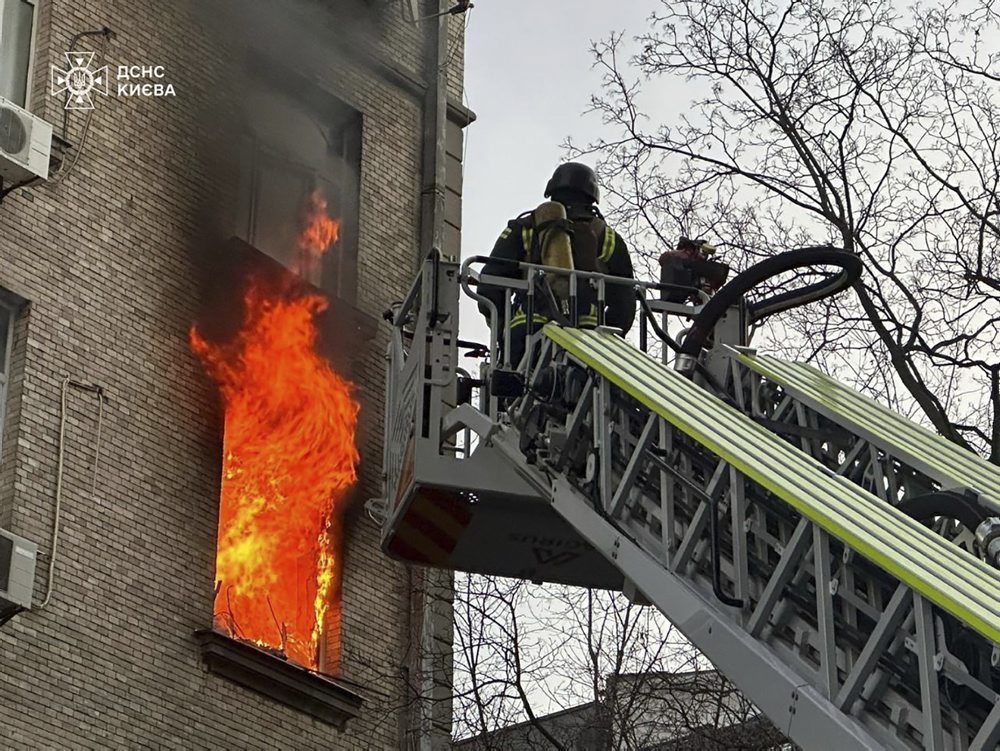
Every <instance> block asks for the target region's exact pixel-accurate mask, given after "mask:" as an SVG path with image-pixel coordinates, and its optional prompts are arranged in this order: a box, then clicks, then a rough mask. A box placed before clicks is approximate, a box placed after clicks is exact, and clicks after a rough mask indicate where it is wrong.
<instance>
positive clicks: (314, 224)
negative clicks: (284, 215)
mask: <svg viewBox="0 0 1000 751" xmlns="http://www.w3.org/2000/svg"><path fill="white" fill-rule="evenodd" d="M326 210H327V202H326V198H324V197H323V194H322V193H320V192H319V191H318V190H314V191H313V192H312V193H310V194H309V197H308V198H307V199H306V202H305V205H304V206H303V209H302V232H301V233H300V234H299V263H300V265H301V266H302V273H304V274H309V273H311V272H312V271H313V270H314V269H315V268H316V264H317V263H318V262H319V259H320V257H321V256H322V255H323V254H324V253H325V252H326V251H327V249H328V248H329V247H330V246H331V245H333V244H334V243H335V242H337V240H339V239H340V222H339V221H338V220H336V219H331V218H330V216H329V215H328V214H327V213H326Z"/></svg>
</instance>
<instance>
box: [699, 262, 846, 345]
mask: <svg viewBox="0 0 1000 751" xmlns="http://www.w3.org/2000/svg"><path fill="white" fill-rule="evenodd" d="M809 266H839V267H840V269H841V271H840V273H839V274H829V275H828V276H827V277H826V278H825V279H823V280H821V281H819V282H816V283H815V284H809V285H807V286H805V287H801V288H800V289H796V290H792V291H791V292H783V293H781V294H779V295H774V296H772V297H768V298H765V299H764V300H760V301H759V302H756V303H754V304H753V305H752V306H750V309H749V313H750V321H751V322H755V321H760V320H762V319H764V318H766V317H767V316H770V315H774V314H775V313H780V312H782V311H785V310H789V309H791V308H795V307H798V306H799V305H805V304H806V303H810V302H815V301H816V300H822V299H823V298H826V297H829V296H830V295H835V294H837V293H838V292H842V291H843V290H845V289H847V287H849V286H850V285H852V284H853V283H854V282H855V281H857V280H858V278H860V276H861V272H862V270H863V266H862V263H861V259H860V258H858V257H857V256H856V255H854V254H853V253H848V252H846V251H843V250H839V249H837V248H834V247H833V246H830V245H818V246H812V247H806V248H796V249H795V250H789V251H786V252H784V253H779V254H778V255H776V256H773V257H771V258H767V259H765V260H763V261H761V262H760V263H756V264H754V265H753V266H751V267H750V268H749V269H747V270H746V271H744V272H743V273H741V274H738V275H737V276H736V277H735V278H733V280H732V281H731V282H729V284H727V285H726V286H725V287H723V288H722V289H721V290H719V292H718V293H716V295H715V297H713V298H712V299H711V300H709V301H708V302H707V303H706V304H705V306H704V307H703V308H702V309H701V312H700V313H699V314H698V315H697V316H696V317H695V319H694V322H693V323H692V324H691V330H690V331H689V332H688V334H687V336H686V337H684V341H683V343H682V344H681V350H680V353H681V354H682V355H692V356H697V355H698V353H699V352H701V350H702V348H703V347H704V346H705V341H706V340H707V339H708V337H709V336H710V335H711V333H712V330H713V329H714V328H715V324H716V323H718V322H719V320H720V319H721V318H722V317H723V316H724V315H725V314H726V311H727V310H728V309H729V308H730V307H731V306H733V305H735V304H736V303H737V302H738V301H739V300H740V299H741V298H742V297H743V296H744V295H745V294H746V293H747V292H749V291H750V290H752V289H753V288H754V287H756V286H757V285H759V284H760V283H762V282H765V281H767V280H768V279H770V278H772V277H775V276H777V275H778V274H783V273H785V272H786V271H792V270H793V269H800V268H805V267H809Z"/></svg>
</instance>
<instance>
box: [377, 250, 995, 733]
mask: <svg viewBox="0 0 1000 751" xmlns="http://www.w3.org/2000/svg"><path fill="white" fill-rule="evenodd" d="M843 256H844V254H843V253H840V254H839V255H837V252H833V251H831V249H821V248H820V249H817V248H810V249H805V250H803V251H799V252H792V253H786V254H781V255H780V256H777V257H775V258H772V259H768V261H767V262H765V264H764V265H760V268H758V267H754V268H752V269H750V270H748V271H747V272H744V273H743V274H740V275H738V276H737V277H735V278H734V279H733V281H731V282H730V283H729V284H728V285H726V286H724V287H722V289H721V290H719V291H718V292H717V293H716V294H715V295H714V296H712V297H709V296H708V295H707V294H705V292H704V291H703V290H698V289H685V290H682V291H680V292H678V290H677V285H676V284H672V285H671V284H667V285H665V284H646V283H637V282H631V281H630V282H629V284H632V285H634V286H635V290H636V294H637V295H638V296H639V298H640V302H641V306H642V309H643V315H642V320H641V327H640V331H639V336H638V339H639V346H638V347H636V346H633V345H632V344H630V343H629V342H628V341H626V340H625V339H624V338H622V337H621V336H620V335H618V334H616V333H615V332H612V331H609V330H607V329H605V328H603V327H598V328H597V329H581V328H576V327H574V326H571V325H559V324H558V323H548V324H546V325H544V326H539V327H537V330H536V331H534V332H533V334H532V335H531V338H530V340H529V341H530V342H531V346H529V347H528V351H527V354H526V355H525V357H524V359H523V360H522V362H521V363H505V362H504V359H503V355H502V353H503V351H504V350H505V344H506V343H505V332H503V331H501V330H498V329H497V328H496V327H495V326H494V328H493V329H492V330H491V341H490V344H489V346H488V347H487V346H485V345H468V344H467V343H464V342H461V341H460V339H459V335H458V333H459V332H458V313H459V298H460V294H461V293H463V292H464V294H466V295H468V296H471V297H472V298H474V299H477V300H482V299H483V298H481V297H480V296H479V295H478V293H477V292H476V286H477V284H480V283H487V282H488V283H491V284H499V285H505V286H507V287H508V288H510V289H511V291H514V290H521V291H522V292H525V293H526V294H527V295H528V296H529V298H530V296H531V295H532V294H534V291H535V290H537V289H541V287H540V284H543V283H544V279H545V278H546V276H547V275H549V276H551V275H554V274H559V273H565V272H562V271H560V270H558V269H549V268H545V267H540V266H532V265H530V264H522V266H523V272H524V273H523V276H522V277H521V278H519V279H507V278H503V279H499V278H484V277H481V276H480V275H479V274H477V273H476V270H475V268H474V267H475V266H476V265H477V264H480V263H481V262H482V261H483V260H485V259H481V258H472V259H469V260H467V261H466V262H465V263H464V264H463V265H462V266H459V264H457V263H455V262H453V261H449V260H446V259H442V258H440V257H439V256H437V255H432V256H431V257H429V258H428V259H427V260H426V261H425V262H424V264H423V267H422V269H421V273H420V275H419V277H418V278H417V280H416V281H415V283H414V285H413V287H412V288H411V291H410V293H409V295H408V296H407V298H406V299H405V300H404V301H403V302H402V303H401V304H399V305H398V306H396V307H395V309H394V310H393V311H392V314H391V316H389V318H390V319H391V325H392V331H391V341H390V345H389V352H388V371H387V395H388V399H387V408H386V416H385V458H384V472H385V496H384V498H383V499H382V500H381V501H380V502H379V503H378V504H377V506H378V508H377V510H378V511H379V512H380V515H381V518H382V545H383V549H384V550H385V551H386V552H387V553H388V554H389V555H392V556H394V557H396V558H399V559H402V560H406V561H409V562H413V563H417V564H420V565H425V566H433V567H440V568H446V569H450V570H458V571H468V572H476V573H484V574H495V575H503V576H514V577H518V578H523V579H529V580H532V581H536V582H559V583H564V584H571V585H577V586H585V587H594V588H606V589H616V590H621V591H625V592H626V593H629V594H630V595H631V596H634V597H642V598H643V600H644V601H646V602H649V603H651V604H652V605H654V606H655V607H657V608H658V609H659V610H660V611H661V612H662V613H663V614H664V615H665V616H666V617H667V618H668V619H669V620H670V621H671V622H672V623H674V624H675V625H676V626H677V627H678V628H679V629H680V630H681V631H682V632H683V633H684V634H685V636H686V637H687V638H688V639H690V640H691V642H692V643H694V644H695V646H697V647H698V648H699V649H700V650H701V651H702V652H703V653H704V654H705V655H706V656H707V657H708V658H709V659H710V660H711V661H712V662H713V663H714V664H715V665H716V667H717V668H718V669H719V670H720V671H722V672H723V673H724V674H725V675H726V676H727V677H728V678H729V679H730V680H731V681H733V683H734V684H736V685H737V686H738V687H739V688H740V690H741V691H743V692H744V694H745V695H746V696H747V697H748V698H749V699H750V700H751V701H753V702H754V703H755V704H756V705H757V706H758V707H759V708H760V709H761V711H763V712H764V713H765V714H767V715H768V717H769V718H770V719H771V720H772V721H773V722H774V723H775V725H776V726H777V727H778V728H779V729H781V730H782V731H783V732H784V733H785V734H786V735H787V736H788V737H790V738H791V739H792V740H793V741H795V742H796V743H798V744H799V745H802V746H804V747H807V748H838V749H840V748H843V749H848V748H898V749H921V748H923V749H933V750H935V751H937V750H945V749H948V750H950V749H956V750H957V749H973V750H974V751H986V750H987V749H990V750H992V749H996V748H1000V693H998V692H1000V648H998V644H1000V571H998V569H997V564H998V563H1000V561H998V560H997V557H998V555H1000V542H998V541H1000V468H997V467H996V466H994V465H992V464H989V463H988V462H985V461H984V460H982V459H981V458H979V457H977V456H975V455H974V454H972V453H971V452H968V451H966V450H964V449H962V448H960V447H958V446H955V445H954V444H952V443H950V442H948V441H946V440H944V439H943V438H941V437H940V436H937V435H936V434H934V433H932V432H930V431H928V430H926V429H924V428H922V427H920V426H917V425H915V424H913V423H911V422H910V421H908V420H906V419H905V418H903V417H901V416H900V415H898V414H896V413H894V412H892V411H891V410H888V409H886V408H885V407H883V406H882V405H879V404H878V403H876V402H875V401H873V400H871V399H869V398H867V397H865V396H863V395H861V394H858V393H857V392H855V391H853V390H852V389H850V388H848V387H847V386H844V385H843V384H840V383H839V382H837V381H835V380H834V379H832V378H830V377H829V376H827V375H825V374H823V373H821V372H819V371H818V370H815V369H813V368H811V367H809V366H806V365H803V364H800V363H791V362H785V361H782V360H779V359H777V358H774V357H770V356H767V355H764V354H758V353H757V352H756V351H754V350H752V349H750V348H749V347H748V346H747V341H746V331H747V326H748V323H749V322H751V321H753V320H755V319H759V318H761V317H763V316H764V315H771V314H773V313H775V312H780V311H781V310H784V309H787V308H789V307H793V306H795V305H798V304H805V303H808V302H810V301H812V300H815V299H818V298H819V297H822V296H825V295H829V294H836V293H838V292H839V291H841V290H842V289H844V288H845V287H847V286H848V285H849V284H850V282H851V281H852V276H853V278H856V275H857V273H859V271H860V267H859V266H856V265H853V262H851V261H850V259H848V261H844V259H843ZM825 264H834V265H839V266H841V269H840V271H839V272H838V273H836V274H832V275H830V276H828V277H827V278H826V279H825V280H824V281H822V282H820V283H818V284H815V285H811V286H810V287H808V288H804V289H802V290H799V291H798V292H796V293H786V294H784V295H781V296H778V297H775V298H772V299H771V300H768V301H763V304H760V303H759V304H758V305H757V306H749V305H747V304H746V303H745V294H746V292H747V291H749V289H751V288H752V287H753V286H754V285H755V284H757V283H759V281H760V280H761V279H764V278H767V276H768V275H774V274H776V273H781V272H782V271H784V270H787V269H789V268H799V267H801V266H804V265H813V266H815V265H825ZM573 274H575V275H576V276H577V277H578V278H577V279H575V280H573V281H572V285H571V288H572V289H576V285H580V284H592V285H594V286H595V287H596V288H597V289H598V292H599V297H601V296H603V294H604V290H605V289H606V287H607V285H610V284H616V283H621V280H616V279H614V278H612V277H603V276H602V275H600V274H593V273H586V272H573ZM507 312H508V315H507V316H506V319H507V320H509V318H510V316H509V311H507ZM670 316H681V317H684V318H687V319H691V320H692V324H691V327H690V329H689V331H688V334H687V336H686V337H685V338H684V340H682V341H681V342H679V343H678V342H675V341H673V340H672V339H670V337H669V336H667V334H666V330H665V329H666V328H667V327H666V325H665V322H666V321H667V320H668V317H670ZM498 317H499V316H497V315H494V316H493V321H494V322H495V321H497V319H498ZM528 320H529V322H530V321H532V320H533V319H532V316H531V315H530V314H529V315H528ZM565 323H566V322H565V321H564V322H563V324H565ZM529 325H530V323H529ZM650 330H652V334H651V333H650ZM657 336H662V337H663V338H664V339H665V341H666V344H667V345H668V346H669V348H671V349H673V350H676V351H675V352H673V353H672V355H673V356H672V366H673V367H670V366H668V364H667V362H666V360H667V358H664V357H661V358H654V357H652V356H651V355H650V354H649V353H648V352H647V351H646V350H648V349H649V346H648V345H649V343H650V340H651V339H655V338H656V337H657ZM463 351H464V352H467V353H468V354H470V355H473V356H478V357H480V358H481V360H482V363H481V366H480V368H479V370H478V372H476V373H473V372H470V371H469V370H468V369H466V368H463V367H462V363H461V362H460V353H462V352H463ZM507 351H509V350H507ZM667 354H668V357H670V355H671V353H669V352H668V353H667Z"/></svg>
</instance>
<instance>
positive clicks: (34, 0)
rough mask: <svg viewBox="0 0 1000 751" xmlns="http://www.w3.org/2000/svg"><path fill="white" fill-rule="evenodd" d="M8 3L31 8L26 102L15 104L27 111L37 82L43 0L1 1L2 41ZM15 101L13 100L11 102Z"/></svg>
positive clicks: (25, 82) (0, 31)
mask: <svg viewBox="0 0 1000 751" xmlns="http://www.w3.org/2000/svg"><path fill="white" fill-rule="evenodd" d="M8 3H26V4H27V5H29V6H31V31H30V32H29V33H28V68H27V70H25V73H24V75H25V81H24V101H23V102H14V104H16V105H18V106H19V107H22V108H23V109H25V110H30V109H31V97H32V94H33V93H34V92H33V89H34V86H33V85H32V84H33V82H34V80H35V53H36V52H37V49H36V45H37V40H38V17H39V12H38V6H39V4H40V3H41V0H0V40H2V38H3V28H2V27H3V9H4V7H5V6H6V5H7V4H8ZM10 101H13V100H10Z"/></svg>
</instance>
